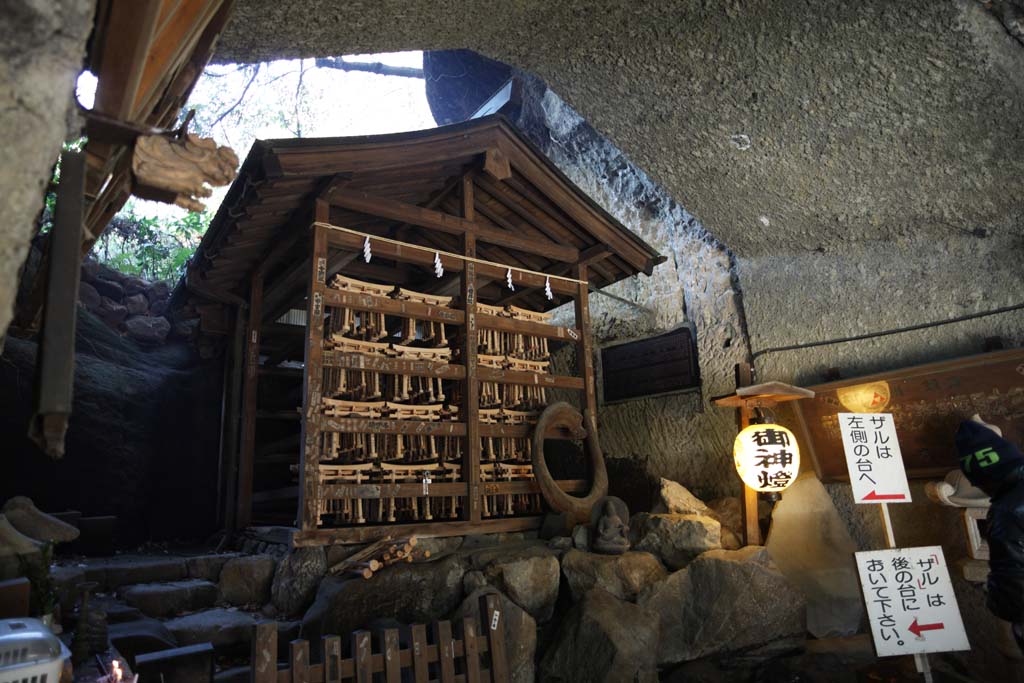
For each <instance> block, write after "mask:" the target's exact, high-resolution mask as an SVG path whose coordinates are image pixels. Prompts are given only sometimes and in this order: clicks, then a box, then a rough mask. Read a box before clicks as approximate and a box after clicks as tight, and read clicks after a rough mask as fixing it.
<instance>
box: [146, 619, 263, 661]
mask: <svg viewBox="0 0 1024 683" xmlns="http://www.w3.org/2000/svg"><path fill="white" fill-rule="evenodd" d="M256 622H257V619H256V617H254V616H253V615H251V614H249V613H247V612H242V611H240V610H232V609H209V610H203V611H201V612H196V613H194V614H189V615H186V616H184V617H178V618H177V619H171V620H170V621H167V622H164V625H165V626H166V627H167V629H168V630H169V631H170V632H171V633H173V634H174V637H175V638H176V639H177V640H178V643H179V644H180V645H194V644H196V643H212V644H213V647H214V648H215V649H216V650H217V652H218V654H235V653H237V654H245V653H247V652H248V651H249V641H250V639H251V637H252V627H253V625H254V624H255V623H256Z"/></svg>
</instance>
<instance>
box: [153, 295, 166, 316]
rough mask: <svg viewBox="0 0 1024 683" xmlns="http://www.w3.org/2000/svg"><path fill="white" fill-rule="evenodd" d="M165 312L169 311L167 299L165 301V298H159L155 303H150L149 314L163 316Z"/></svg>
mask: <svg viewBox="0 0 1024 683" xmlns="http://www.w3.org/2000/svg"><path fill="white" fill-rule="evenodd" d="M165 313H167V301H165V300H163V299H158V300H157V301H154V302H153V303H151V304H150V305H149V314H150V315H159V316H162V315H164V314H165Z"/></svg>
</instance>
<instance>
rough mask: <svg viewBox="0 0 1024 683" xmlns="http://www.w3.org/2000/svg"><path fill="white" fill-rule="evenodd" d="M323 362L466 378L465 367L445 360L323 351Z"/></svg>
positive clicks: (406, 372) (330, 365)
mask: <svg viewBox="0 0 1024 683" xmlns="http://www.w3.org/2000/svg"><path fill="white" fill-rule="evenodd" d="M323 363H324V367H325V368H344V369H348V370H362V371H368V372H382V373H385V374H391V375H395V374H397V375H410V376H412V377H438V378H440V379H450V380H463V379H465V378H466V368H465V367H463V366H462V365H458V364H456V363H448V362H446V361H432V360H409V359H406V358H389V357H387V356H371V355H369V354H364V353H347V352H343V351H324V357H323Z"/></svg>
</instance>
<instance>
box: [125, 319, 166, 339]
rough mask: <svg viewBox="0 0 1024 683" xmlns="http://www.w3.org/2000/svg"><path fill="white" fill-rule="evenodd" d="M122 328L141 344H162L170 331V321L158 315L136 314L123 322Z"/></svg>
mask: <svg viewBox="0 0 1024 683" xmlns="http://www.w3.org/2000/svg"><path fill="white" fill-rule="evenodd" d="M124 329H125V332H127V333H128V336H129V337H131V338H132V339H134V340H135V341H137V342H139V343H141V344H162V343H163V342H164V341H165V340H166V339H167V335H168V334H169V333H170V331H171V323H169V322H168V321H167V318H163V317H160V316H154V315H137V316H135V317H133V318H129V319H128V320H127V321H126V322H125V324H124Z"/></svg>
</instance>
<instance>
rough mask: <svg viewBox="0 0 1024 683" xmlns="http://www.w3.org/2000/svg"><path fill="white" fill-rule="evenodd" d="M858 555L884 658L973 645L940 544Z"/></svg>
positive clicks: (877, 647)
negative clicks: (961, 615)
mask: <svg viewBox="0 0 1024 683" xmlns="http://www.w3.org/2000/svg"><path fill="white" fill-rule="evenodd" d="M856 555H857V571H858V573H859V574H860V585H861V589H862V590H863V591H864V602H865V604H866V605H867V608H868V619H869V620H870V621H871V636H872V638H874V641H875V651H876V652H877V653H878V656H879V657H891V656H894V655H913V654H924V653H927V652H951V651H953V650H969V649H970V648H971V645H970V643H968V642H967V633H966V632H964V622H963V620H962V619H961V618H960V610H959V608H958V607H957V604H956V595H954V593H953V584H951V583H950V581H949V571H948V570H947V568H946V559H945V558H944V557H943V555H942V548H941V547H940V546H937V545H936V546H927V547H924V548H894V549H892V550H866V551H864V552H860V553H857V554H856Z"/></svg>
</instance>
